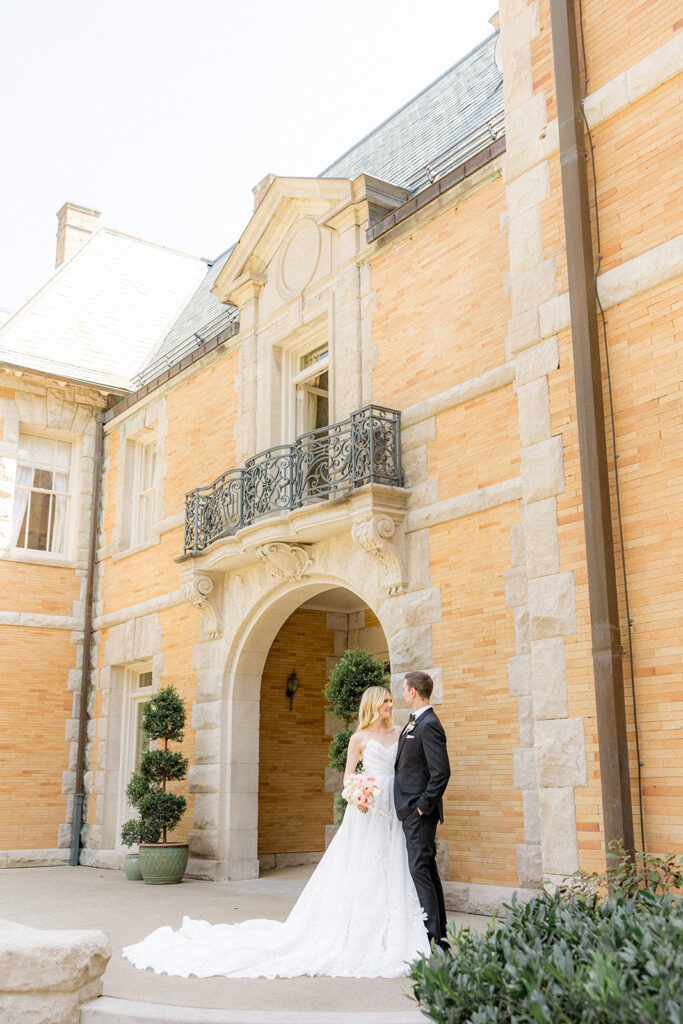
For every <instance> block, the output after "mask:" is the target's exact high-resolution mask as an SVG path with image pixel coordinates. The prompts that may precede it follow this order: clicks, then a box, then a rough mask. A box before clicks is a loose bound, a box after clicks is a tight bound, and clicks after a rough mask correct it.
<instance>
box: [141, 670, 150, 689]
mask: <svg viewBox="0 0 683 1024" xmlns="http://www.w3.org/2000/svg"><path fill="white" fill-rule="evenodd" d="M151 685H152V673H151V672H141V673H140V675H139V676H138V689H140V690H142V689H144V688H145V687H146V686H151Z"/></svg>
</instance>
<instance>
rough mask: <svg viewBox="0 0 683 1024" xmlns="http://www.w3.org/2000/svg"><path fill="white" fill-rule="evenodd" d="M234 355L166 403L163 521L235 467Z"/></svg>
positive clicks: (236, 353)
mask: <svg viewBox="0 0 683 1024" xmlns="http://www.w3.org/2000/svg"><path fill="white" fill-rule="evenodd" d="M238 359H239V354H238V350H237V349H234V350H233V351H232V352H227V353H225V355H223V357H222V358H221V359H219V360H218V361H217V362H216V363H215V364H214V365H213V366H212V367H211V369H210V370H209V372H208V373H207V372H205V373H200V374H197V375H196V376H195V377H192V378H191V379H190V380H189V381H187V382H186V383H185V384H184V385H183V386H182V387H181V388H177V389H176V390H175V391H171V392H170V393H169V395H168V397H167V399H166V415H167V417H168V424H169V432H168V435H167V437H166V461H167V465H168V473H167V481H166V486H165V488H164V501H165V503H166V515H167V516H170V515H173V514H174V513H176V512H182V511H183V510H184V508H185V493H186V492H187V491H190V490H192V488H193V487H199V486H201V485H204V484H210V483H211V482H212V481H213V480H215V479H216V477H217V476H220V474H221V473H225V471H226V470H228V469H232V468H233V467H234V466H236V465H237V462H236V459H235V439H234V435H233V430H234V424H235V420H236V419H237V394H236V392H235V378H236V376H237V364H238Z"/></svg>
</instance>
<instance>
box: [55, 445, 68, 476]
mask: <svg viewBox="0 0 683 1024" xmlns="http://www.w3.org/2000/svg"><path fill="white" fill-rule="evenodd" d="M55 466H56V467H59V469H66V470H68V469H69V468H70V467H71V445H70V444H68V442H66V441H55Z"/></svg>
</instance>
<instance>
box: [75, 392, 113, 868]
mask: <svg viewBox="0 0 683 1024" xmlns="http://www.w3.org/2000/svg"><path fill="white" fill-rule="evenodd" d="M104 419H105V414H104V413H102V412H98V414H97V417H96V419H95V422H96V424H97V433H96V435H95V465H94V468H93V484H92V505H91V510H90V547H89V551H88V570H87V585H86V594H85V622H84V624H83V663H82V665H81V696H80V703H79V710H78V747H77V751H76V784H75V786H74V806H73V819H72V824H71V855H70V858H69V864H70V865H71V866H72V867H75V866H76V865H77V864H78V856H79V848H80V837H81V825H82V822H83V801H84V799H85V786H84V777H85V744H86V739H87V729H88V693H89V690H90V652H91V647H92V620H93V614H92V613H93V596H94V591H95V555H96V553H97V519H98V513H99V508H100V487H101V480H102V451H103V447H104Z"/></svg>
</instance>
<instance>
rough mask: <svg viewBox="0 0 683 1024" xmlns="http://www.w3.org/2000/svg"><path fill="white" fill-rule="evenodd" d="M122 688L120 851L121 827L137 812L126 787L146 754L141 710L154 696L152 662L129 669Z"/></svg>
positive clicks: (117, 824)
mask: <svg viewBox="0 0 683 1024" xmlns="http://www.w3.org/2000/svg"><path fill="white" fill-rule="evenodd" d="M124 671H125V676H124V684H123V707H122V709H121V725H122V729H121V747H120V758H119V798H118V813H117V819H116V839H115V845H116V848H117V849H123V844H122V842H121V826H122V825H123V823H124V821H127V820H128V819H129V818H132V817H135V815H136V814H137V811H136V810H135V808H134V807H133V806H132V805H131V803H130V802H129V800H128V797H127V796H126V787H127V785H128V783H129V782H130V777H131V775H132V774H133V772H134V771H135V769H136V768H137V766H138V764H139V763H140V756H141V755H142V752H143V750H144V740H143V739H142V736H141V734H140V709H141V707H142V705H143V704H146V703H147V701H148V700H149V699H150V698H151V697H152V696H153V695H154V693H155V692H156V689H157V688H156V687H155V685H154V673H153V669H152V664H151V662H148V661H146V662H139V663H136V664H135V665H128V666H127V667H126V668H125V670H124ZM147 674H149V676H150V681H149V683H148V684H147V685H146V686H144V687H141V686H140V685H139V681H140V679H141V677H142V676H145V675H147Z"/></svg>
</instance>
